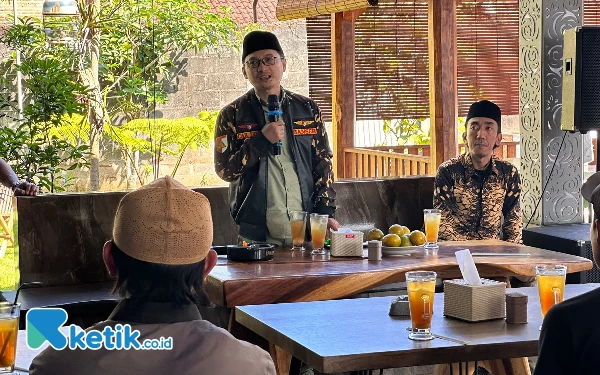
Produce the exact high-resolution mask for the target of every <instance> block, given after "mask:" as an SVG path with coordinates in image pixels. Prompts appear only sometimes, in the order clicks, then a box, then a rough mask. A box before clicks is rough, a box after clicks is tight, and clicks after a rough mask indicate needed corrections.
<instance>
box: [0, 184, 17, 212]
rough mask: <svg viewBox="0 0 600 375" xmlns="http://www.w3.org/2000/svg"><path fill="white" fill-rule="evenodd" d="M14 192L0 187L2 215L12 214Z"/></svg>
mask: <svg viewBox="0 0 600 375" xmlns="http://www.w3.org/2000/svg"><path fill="white" fill-rule="evenodd" d="M13 196H14V194H13V192H12V190H10V189H9V188H7V187H6V186H4V185H0V214H4V215H8V214H12V209H13Z"/></svg>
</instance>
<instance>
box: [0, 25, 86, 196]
mask: <svg viewBox="0 0 600 375" xmlns="http://www.w3.org/2000/svg"><path fill="white" fill-rule="evenodd" d="M36 27H38V25H37V24H36V22H35V21H34V20H26V21H24V22H23V23H22V24H20V25H17V26H15V27H14V28H11V29H9V32H8V34H7V39H6V40H3V41H4V42H7V43H8V44H9V45H11V46H12V47H16V48H23V49H24V50H25V52H24V53H23V60H22V63H21V64H20V65H18V66H13V65H12V64H11V63H10V62H11V61H12V60H10V59H9V60H7V61H5V62H4V63H3V64H2V65H1V66H0V74H1V78H0V79H1V80H2V83H3V84H4V85H5V86H8V85H10V83H11V82H12V77H13V73H14V69H17V70H19V71H20V72H21V73H22V74H23V76H24V77H25V79H24V80H23V89H24V92H25V105H24V107H23V111H22V113H21V114H20V116H15V117H14V118H12V121H13V123H14V124H15V126H14V127H13V128H10V127H6V126H5V127H2V128H0V156H2V157H3V158H5V159H6V160H7V162H8V163H9V164H10V165H11V166H12V167H13V169H14V170H15V172H16V173H17V174H18V175H19V176H20V177H21V178H24V179H26V180H28V181H35V182H36V183H37V184H38V185H39V187H40V189H41V190H42V191H49V192H55V191H63V190H64V188H65V186H68V185H69V183H70V181H71V179H72V176H71V174H70V172H69V171H71V170H73V169H75V168H81V167H83V166H85V165H87V161H86V156H87V154H88V146H87V145H86V144H81V143H78V142H69V141H67V140H66V139H64V138H62V137H60V136H59V135H57V134H54V133H52V130H53V129H56V128H58V127H60V126H62V124H63V123H64V122H65V121H66V120H65V119H67V118H69V117H70V116H72V115H74V114H81V113H85V111H86V106H85V105H84V104H83V101H82V100H81V98H85V97H86V96H87V95H88V93H89V89H88V88H87V87H86V86H85V85H83V84H82V83H81V82H79V81H78V80H77V75H76V74H75V73H74V72H73V69H72V66H73V64H74V63H75V61H76V56H75V54H74V52H73V51H72V49H69V48H68V47H65V46H60V48H56V49H55V50H54V51H52V53H49V51H47V50H45V49H40V48H37V47H38V44H39V43H40V40H39V38H38V36H39V34H37V33H36V32H35V29H36ZM29 44H32V45H34V46H35V48H29V49H28V48H26V46H27V45H29ZM14 57H15V56H14V54H13V58H14ZM13 68H14V69H13ZM0 106H1V107H5V108H12V109H13V110H12V113H18V109H17V106H16V103H15V102H14V99H13V98H11V97H10V96H5V97H4V98H3V99H2V102H1V104H0ZM7 113H11V112H3V113H2V114H0V116H8V114H7Z"/></svg>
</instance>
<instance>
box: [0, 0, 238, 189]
mask: <svg viewBox="0 0 600 375" xmlns="http://www.w3.org/2000/svg"><path fill="white" fill-rule="evenodd" d="M78 8H79V14H80V22H79V23H78V24H77V25H75V26H76V27H77V31H76V32H75V33H74V35H75V38H74V39H73V40H71V41H70V42H69V41H68V42H66V43H64V40H63V43H47V40H46V38H45V34H44V27H43V25H42V24H41V22H39V20H34V19H23V20H21V23H20V24H18V25H14V26H11V27H10V29H9V32H8V33H7V37H6V40H5V42H6V43H7V44H9V45H10V46H12V47H13V48H18V49H19V50H20V51H21V52H22V53H23V61H27V59H28V58H39V59H40V62H45V61H50V60H53V56H56V59H61V60H62V64H57V65H54V66H52V69H54V70H56V69H57V70H60V72H61V73H60V74H63V75H64V76H65V77H67V76H68V77H69V80H70V82H73V83H74V84H77V85H80V86H82V87H83V88H84V89H80V88H79V87H78V89H77V90H73V95H72V96H71V97H67V96H62V97H61V98H62V99H64V100H66V101H69V103H70V104H69V105H70V106H73V107H74V108H77V110H67V111H66V112H65V113H68V114H74V113H79V114H83V115H85V117H86V119H85V121H81V122H80V123H79V127H80V128H81V127H88V126H89V130H87V129H86V130H84V131H83V133H84V134H88V136H89V146H90V149H91V151H92V156H91V160H92V167H94V165H97V160H98V158H99V149H98V144H99V138H100V136H101V135H102V134H106V133H107V132H111V137H112V136H113V135H114V134H112V133H114V131H115V129H117V128H118V126H117V125H119V124H120V123H122V122H127V121H131V120H135V119H144V118H146V119H150V118H151V117H153V113H154V112H155V110H156V105H157V104H162V103H165V102H166V101H167V97H168V93H169V92H170V91H172V90H173V88H174V87H176V86H177V83H178V82H177V78H178V77H179V76H181V75H182V74H184V71H185V68H186V65H187V59H186V58H185V54H186V53H187V52H192V51H193V52H194V53H198V52H199V51H201V50H203V49H205V48H217V47H218V46H221V45H224V46H232V45H234V44H236V43H235V42H236V41H237V40H239V37H240V33H239V32H238V29H237V25H236V24H235V23H234V22H233V21H232V20H231V19H230V18H229V17H228V16H227V13H228V10H227V9H221V10H220V11H219V12H218V13H216V12H213V11H212V10H211V9H210V7H209V5H208V4H207V2H206V1H205V0H192V1H187V0H102V1H101V6H98V1H96V2H88V1H85V0H78ZM15 57H16V55H15V54H13V55H12V56H11V57H10V58H9V59H8V60H7V61H5V66H6V67H7V69H6V70H5V73H6V76H7V77H8V76H10V74H13V73H14V72H15V71H16V70H21V71H22V72H23V73H24V76H25V81H30V80H31V81H40V82H41V81H44V80H46V83H49V80H47V77H46V71H42V70H39V69H38V70H36V71H31V72H29V73H26V72H25V71H24V70H23V69H24V67H25V64H21V65H17V64H16V58H15ZM215 63H218V61H215ZM44 87H45V88H46V89H47V90H48V91H46V92H45V94H43V95H39V96H38V97H36V98H33V97H32V98H30V99H31V100H37V101H38V104H37V105H40V106H47V104H48V103H49V101H48V100H47V99H49V98H51V97H52V96H54V95H56V92H57V90H55V89H53V87H52V86H50V85H48V84H46V85H44ZM63 94H64V93H63ZM61 95H62V94H61ZM66 101H65V103H66ZM0 104H1V103H0ZM65 105H66V104H65ZM81 105H84V110H83V111H82V110H81V108H80V107H81ZM28 115H29V113H25V116H28ZM56 119H57V121H56V122H53V123H50V124H52V126H54V127H55V128H56V127H60V126H62V125H61V121H63V120H64V119H65V117H64V116H62V113H57V114H56ZM68 121H71V122H72V121H73V120H72V118H71V120H68ZM145 124H146V125H145V126H146V130H149V131H148V132H147V133H143V132H138V133H137V134H136V136H142V137H145V138H144V140H145V141H146V142H148V143H149V144H153V145H154V146H153V147H151V148H150V152H151V153H152V157H153V160H155V161H156V163H159V162H160V159H161V155H160V153H161V152H162V153H165V152H166V151H165V150H170V149H171V147H172V146H174V147H175V148H177V147H179V145H178V144H177V142H176V143H175V144H170V143H160V144H159V142H171V141H172V139H171V138H168V139H167V138H162V139H158V138H153V134H154V133H155V131H154V130H152V128H153V127H156V128H157V129H156V132H157V133H161V132H164V126H166V125H164V124H163V123H160V120H154V119H150V120H147V121H145ZM63 125H64V124H63ZM71 125H73V124H72V123H71ZM71 125H70V126H71ZM139 126H140V125H139V124H134V125H131V127H132V128H133V127H139ZM46 130H48V129H46ZM80 130H81V129H80ZM125 130H126V129H125ZM167 133H168V132H167ZM198 133H199V134H200V133H202V131H198ZM58 136H59V135H58ZM141 143H143V142H141ZM196 143H198V144H202V143H203V142H202V141H199V140H195V141H190V145H192V144H196ZM124 146H125V147H128V146H127V145H124ZM130 146H131V145H130ZM129 148H131V149H135V147H129ZM123 151H124V153H125V154H126V155H127V157H128V158H131V154H130V153H129V152H128V150H127V149H124V150H123ZM156 151H158V152H159V154H155V152H156ZM94 161H96V163H94ZM158 166H159V165H155V166H153V169H154V170H155V173H157V172H158ZM98 173H99V172H98V170H97V168H96V169H94V168H93V169H92V171H91V176H90V181H91V185H92V186H91V187H92V189H93V190H94V189H97V188H98V184H99V183H98V181H99V176H98Z"/></svg>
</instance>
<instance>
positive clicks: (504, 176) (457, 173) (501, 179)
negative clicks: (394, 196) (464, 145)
mask: <svg viewBox="0 0 600 375" xmlns="http://www.w3.org/2000/svg"><path fill="white" fill-rule="evenodd" d="M481 186H483V189H481ZM520 195H521V178H520V177H519V172H518V171H517V168H515V167H514V166H513V165H512V164H510V163H508V162H505V161H502V160H499V159H497V158H496V157H495V156H492V165H491V171H490V173H489V175H487V176H486V177H484V178H483V180H482V178H481V177H480V176H479V175H478V174H477V173H476V172H475V168H474V167H473V163H472V161H471V156H470V155H469V154H464V155H460V156H458V157H456V158H453V159H451V160H448V161H446V162H444V163H442V165H440V167H439V169H438V172H437V175H436V177H435V188H434V196H433V206H434V208H438V209H440V210H441V211H442V220H441V224H440V234H439V237H440V239H442V240H451V241H460V240H479V239H503V240H505V241H510V242H516V243H520V242H521V231H522V229H523V221H522V217H521V205H520V202H519V200H520Z"/></svg>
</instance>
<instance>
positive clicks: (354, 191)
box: [17, 176, 434, 286]
mask: <svg viewBox="0 0 600 375" xmlns="http://www.w3.org/2000/svg"><path fill="white" fill-rule="evenodd" d="M433 180H434V178H433V177H430V176H424V177H407V178H395V179H385V180H348V181H338V182H336V183H335V188H336V191H337V199H336V202H337V206H338V209H337V214H336V218H337V220H338V221H339V222H340V224H342V225H343V226H348V227H351V228H353V229H355V230H361V231H367V230H369V229H371V228H373V227H378V228H381V229H383V230H387V228H388V227H389V226H390V225H392V224H394V223H399V224H402V225H406V226H408V227H409V228H411V229H418V228H421V227H422V225H423V215H422V212H423V209H424V208H431V206H432V204H433ZM195 190H196V191H199V192H201V193H203V194H204V195H205V196H206V197H207V198H208V199H209V201H210V203H211V208H212V219H213V226H214V240H213V244H214V245H226V244H233V243H236V241H237V233H238V231H237V225H236V224H235V223H234V222H233V220H232V218H231V215H230V213H229V204H228V192H227V187H208V188H198V189H195ZM124 194H125V192H108V193H76V194H44V195H41V196H38V197H35V198H30V197H19V198H18V199H17V209H18V215H19V234H18V240H19V269H20V273H21V281H22V282H30V281H41V282H43V283H44V285H45V286H65V285H79V284H90V283H103V282H109V281H111V278H110V277H109V275H108V273H107V272H106V269H105V267H104V262H103V260H102V251H101V250H102V246H103V244H104V242H105V241H107V240H109V239H110V238H111V237H112V226H113V219H114V215H115V211H116V209H117V205H118V203H119V200H120V199H121V198H122V197H123V195H124Z"/></svg>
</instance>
